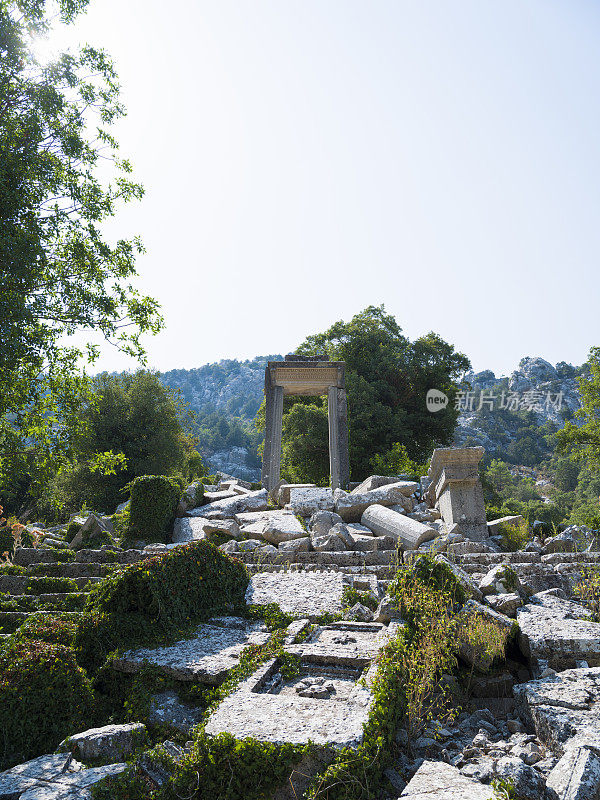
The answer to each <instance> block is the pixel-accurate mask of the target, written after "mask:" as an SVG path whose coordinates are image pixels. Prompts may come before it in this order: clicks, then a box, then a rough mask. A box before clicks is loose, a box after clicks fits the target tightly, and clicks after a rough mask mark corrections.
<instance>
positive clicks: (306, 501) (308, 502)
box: [289, 488, 335, 517]
mask: <svg viewBox="0 0 600 800" xmlns="http://www.w3.org/2000/svg"><path fill="white" fill-rule="evenodd" d="M289 505H290V507H291V509H292V511H293V512H294V514H299V515H300V516H301V517H310V516H312V515H313V514H314V513H315V511H333V509H334V506H335V502H334V499H333V490H332V489H327V488H325V489H319V488H315V489H294V488H292V489H291V491H290V503H289Z"/></svg>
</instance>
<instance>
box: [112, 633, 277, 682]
mask: <svg viewBox="0 0 600 800" xmlns="http://www.w3.org/2000/svg"><path fill="white" fill-rule="evenodd" d="M268 637H269V634H268V633H267V632H266V629H265V628H264V626H262V625H261V624H259V623H252V624H244V625H243V626H240V627H232V626H227V627H220V626H217V625H202V626H201V627H200V628H199V629H198V632H197V634H196V635H195V636H194V637H192V638H191V639H182V640H181V641H179V642H176V643H175V644H173V645H170V646H168V647H157V648H140V649H137V650H130V651H129V652H127V653H124V654H123V655H122V656H121V657H120V658H118V659H115V661H113V667H114V669H117V670H119V671H121V672H137V671H138V670H140V669H141V668H142V666H143V665H144V662H149V663H151V664H154V665H155V666H157V667H159V668H160V670H161V671H162V672H163V673H164V674H165V675H169V676H170V677H172V678H175V679H177V680H180V681H192V680H196V681H201V682H203V683H209V684H213V685H218V684H220V683H222V682H223V681H224V680H225V678H226V677H227V673H228V672H229V670H230V669H232V668H233V667H235V666H236V665H237V663H238V661H239V658H240V654H241V652H242V650H243V649H244V647H245V646H246V645H248V644H262V643H264V642H266V641H267V639H268Z"/></svg>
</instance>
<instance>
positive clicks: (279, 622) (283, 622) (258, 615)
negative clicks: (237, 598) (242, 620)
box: [245, 603, 295, 631]
mask: <svg viewBox="0 0 600 800" xmlns="http://www.w3.org/2000/svg"><path fill="white" fill-rule="evenodd" d="M245 616H247V617H248V618H249V619H262V620H264V622H265V625H266V626H267V628H268V629H269V630H270V631H276V630H278V629H279V628H287V626H288V625H289V624H290V623H291V622H293V621H294V619H295V617H294V615H293V614H288V613H286V612H285V611H282V610H281V608H280V607H279V606H278V604H277V603H265V604H264V605H251V606H247V607H246V609H245Z"/></svg>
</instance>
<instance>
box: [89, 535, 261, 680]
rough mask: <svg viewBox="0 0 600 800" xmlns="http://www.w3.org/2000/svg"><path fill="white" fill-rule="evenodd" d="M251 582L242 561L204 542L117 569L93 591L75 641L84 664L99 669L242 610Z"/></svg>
mask: <svg viewBox="0 0 600 800" xmlns="http://www.w3.org/2000/svg"><path fill="white" fill-rule="evenodd" d="M247 583H248V575H247V572H246V569H245V567H244V565H243V564H242V563H241V562H239V561H237V560H236V559H233V558H231V557H229V556H227V555H225V554H224V553H222V552H221V551H220V550H219V549H218V548H216V547H215V546H214V545H212V544H209V543H208V542H204V541H200V542H194V543H192V544H189V545H186V546H185V547H178V548H176V549H174V550H171V551H170V552H169V553H167V554H166V555H160V556H155V557H154V558H150V559H146V560H145V561H139V562H137V563H136V564H131V565H130V566H128V567H125V568H124V569H120V570H116V571H115V572H114V573H113V574H112V575H110V576H109V577H107V578H105V579H104V580H102V581H100V582H99V583H97V584H95V585H94V586H93V587H92V589H91V590H90V592H89V595H88V600H87V605H86V614H85V615H84V616H83V619H82V620H81V623H80V626H79V629H78V631H77V635H76V637H75V647H76V649H77V652H78V659H79V662H80V663H81V664H82V665H84V666H85V667H86V668H87V669H90V670H92V671H95V670H97V669H98V668H99V667H101V666H102V664H103V663H104V662H105V660H106V658H107V656H108V654H109V653H111V652H112V651H113V650H116V649H117V648H119V647H131V646H132V645H134V644H138V643H142V642H145V643H147V642H151V641H160V640H163V639H164V640H169V639H171V638H173V636H175V635H177V634H178V633H182V632H183V631H185V630H187V629H188V628H189V626H190V625H192V624H197V623H198V622H202V621H204V620H206V619H208V617H209V616H210V615H211V614H215V613H219V612H224V611H232V610H235V609H239V608H242V607H243V605H244V592H245V590H246V585H247Z"/></svg>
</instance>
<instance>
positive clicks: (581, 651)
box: [0, 361, 600, 800]
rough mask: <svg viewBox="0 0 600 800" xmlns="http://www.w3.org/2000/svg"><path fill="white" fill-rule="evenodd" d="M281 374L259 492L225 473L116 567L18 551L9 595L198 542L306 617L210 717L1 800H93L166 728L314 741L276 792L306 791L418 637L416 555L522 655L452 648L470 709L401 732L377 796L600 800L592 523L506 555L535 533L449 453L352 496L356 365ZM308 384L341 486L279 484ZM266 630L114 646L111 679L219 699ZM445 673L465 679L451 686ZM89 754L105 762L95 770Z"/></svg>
mask: <svg viewBox="0 0 600 800" xmlns="http://www.w3.org/2000/svg"><path fill="white" fill-rule="evenodd" d="M299 363H300V364H301V366H298V364H299ZM267 381H268V388H267V397H269V396H270V397H271V399H270V400H269V403H270V405H269V406H268V420H269V431H270V434H269V435H270V439H269V442H270V444H269V449H268V450H266V454H265V471H264V483H265V487H264V488H262V489H259V490H256V489H253V488H252V486H251V485H250V484H248V483H246V482H244V481H241V480H238V479H236V478H233V477H231V476H221V479H220V481H219V483H218V484H215V485H213V486H206V487H205V489H206V491H205V494H204V498H203V501H202V504H200V505H197V504H195V503H194V502H191V501H190V503H188V505H187V506H186V507H185V508H184V507H181V508H180V509H179V512H178V513H179V514H180V516H178V518H177V519H176V520H175V524H174V528H173V533H172V537H171V538H172V541H171V542H169V543H167V544H151V545H147V546H145V547H144V548H143V549H135V550H116V551H115V552H114V553H112V554H111V555H110V558H109V556H108V554H107V553H106V552H105V551H103V550H92V549H79V550H77V553H76V560H75V561H73V562H71V563H60V561H59V560H58V558H57V557H56V556H55V555H53V554H54V553H55V551H53V550H49V549H48V550H43V549H34V548H20V549H18V550H17V551H16V553H15V556H14V563H15V565H22V566H23V568H24V569H25V571H26V574H23V575H0V590H1V591H3V592H7V593H9V594H10V596H13V597H23V596H26V591H27V589H26V587H27V586H28V581H29V580H30V579H31V578H30V576H32V575H34V574H35V575H36V576H39V575H43V574H48V575H60V576H64V577H69V578H72V579H73V580H75V581H77V584H78V588H79V589H80V591H79V594H80V595H81V596H82V597H84V596H85V593H86V592H87V591H89V588H90V586H91V585H92V583H93V582H95V581H100V580H102V578H103V576H104V575H106V574H108V573H109V571H110V570H111V569H112V568H113V566H114V562H115V560H116V563H117V564H121V565H126V564H128V563H134V562H136V561H139V560H143V559H146V558H152V557H154V556H156V555H160V554H164V553H167V552H169V551H171V550H173V549H174V548H180V547H185V545H186V544H188V543H190V542H196V541H203V540H206V541H213V542H217V543H219V544H218V546H219V547H220V549H221V551H223V552H225V553H227V554H230V555H232V556H234V557H235V558H236V559H238V560H239V561H241V562H243V564H244V565H245V567H246V569H247V571H248V573H249V575H250V580H249V583H248V586H247V589H246V595H245V600H246V603H247V606H248V607H252V608H265V609H268V608H273V607H275V608H278V609H280V611H281V612H283V613H286V614H289V615H291V617H292V618H293V621H292V622H291V624H289V625H288V627H287V628H286V629H285V630H284V633H283V639H282V641H283V644H282V648H281V650H280V651H279V652H278V655H277V656H276V657H273V658H269V659H267V660H266V661H265V662H264V663H261V664H260V666H258V667H257V668H256V669H255V670H254V671H253V672H252V673H251V674H249V675H246V676H245V677H244V678H243V680H240V681H239V682H238V683H237V684H236V685H235V686H234V687H233V688H232V690H231V691H230V692H229V693H228V694H227V695H226V696H225V697H224V699H222V701H221V702H220V703H219V704H218V705H217V706H216V707H215V708H213V709H211V711H210V714H209V715H208V716H205V715H204V709H202V708H199V707H198V706H197V705H194V703H192V702H189V701H187V700H185V699H183V696H184V693H182V692H181V691H175V690H174V689H172V688H168V689H165V690H162V691H157V692H156V693H155V694H154V695H153V696H152V699H151V704H150V712H149V716H148V718H147V719H146V720H145V721H144V723H143V724H142V723H140V722H136V723H132V725H133V726H135V725H137V726H138V727H137V728H136V727H133V728H132V727H131V726H128V725H122V726H119V725H116V726H105V727H102V728H97V729H96V728H94V729H91V730H88V731H83V732H82V731H73V734H74V736H73V737H71V738H70V739H69V742H68V744H66V745H65V747H67V748H68V749H70V751H71V753H72V754H73V755H72V756H70V757H69V758H71V759H72V760H70V761H68V763H67V760H65V755H64V753H55V754H50V755H43V756H40V758H38V759H34V760H32V761H31V762H27V763H26V764H22V765H20V766H17V767H13V768H12V769H9V770H7V771H6V772H4V773H2V774H0V798H9V797H10V798H21V800H36V798H38V797H42V796H43V797H44V798H48V800H53V799H54V798H55V799H56V800H60V799H61V798H63V797H65V798H67V797H68V798H69V800H71V798H73V799H74V798H75V797H84V798H87V797H89V796H90V794H89V787H90V786H92V785H93V784H94V783H95V782H98V781H100V780H102V779H104V778H105V777H106V776H107V775H117V774H120V773H122V772H123V771H124V770H125V768H126V765H125V763H124V761H125V758H126V757H127V755H128V753H130V752H132V750H133V748H134V745H133V744H132V737H134V733H135V735H138V734H139V735H141V734H143V732H144V730H145V726H146V725H155V724H160V725H167V726H170V727H171V728H172V729H173V730H176V731H179V732H180V733H181V736H183V737H184V738H185V737H190V741H189V742H188V745H189V748H191V747H192V741H193V729H194V726H196V725H198V724H199V723H202V724H203V725H204V731H205V732H206V734H207V735H209V736H217V735H219V734H221V733H226V734H230V735H231V736H233V737H235V738H237V739H240V740H242V739H245V738H246V737H249V736H250V737H253V739H255V740H257V741H259V742H264V743H270V744H284V743H289V744H293V745H298V746H301V745H305V744H307V743H308V742H309V741H310V742H312V743H313V745H314V746H315V751H314V752H313V758H312V761H311V762H310V763H308V762H307V763H304V762H303V763H302V764H301V765H298V766H297V767H296V768H295V770H294V772H293V773H292V775H291V776H290V779H289V781H288V784H289V785H288V784H286V786H282V787H280V788H279V789H278V793H276V794H275V795H274V797H276V798H277V800H284V798H285V799H287V798H289V800H292V798H295V797H297V798H300V797H302V796H303V793H304V792H305V791H307V787H308V786H309V784H310V780H311V779H312V778H313V777H314V776H315V775H317V774H320V773H322V772H323V770H324V769H325V768H326V767H327V765H328V764H330V763H331V762H332V761H333V760H334V759H335V758H336V754H338V753H339V752H340V751H341V749H343V748H348V749H349V750H350V751H355V752H358V748H359V747H360V745H361V743H363V741H364V730H365V728H364V725H365V723H366V722H367V721H368V720H369V715H370V713H371V712H372V709H373V703H374V697H373V692H372V687H373V681H374V679H375V676H376V674H377V669H378V661H377V659H378V656H379V655H380V654H381V652H382V649H383V648H384V647H385V646H386V644H387V643H389V642H390V641H392V640H394V637H395V636H396V635H397V634H398V632H399V631H401V630H402V628H403V626H404V625H405V622H404V620H402V619H401V618H400V616H399V611H398V608H397V606H395V605H394V603H393V602H392V601H391V598H390V595H389V594H388V590H389V587H390V583H391V581H392V580H393V579H394V576H395V575H396V572H397V570H398V568H399V567H400V568H401V567H403V566H408V565H410V564H413V563H415V561H416V560H418V558H419V556H420V555H427V556H429V557H430V558H432V559H433V560H434V563H437V564H443V565H445V566H446V567H447V568H448V569H449V570H451V572H452V573H453V574H454V576H455V577H456V579H457V581H458V583H459V585H460V586H462V587H463V589H464V590H465V592H466V598H467V599H466V600H465V601H464V604H463V606H462V609H461V611H460V614H461V615H462V617H461V618H462V619H464V621H465V625H466V626H468V625H469V624H470V621H471V620H474V619H481V618H483V619H485V620H487V621H489V622H490V623H491V624H493V625H494V626H495V629H496V630H497V631H498V636H501V635H502V636H505V637H506V638H507V641H509V642H510V646H509V649H508V650H507V654H506V658H505V660H504V661H503V662H502V663H501V664H497V665H495V666H494V667H493V668H491V666H490V665H487V668H485V669H483V668H482V669H480V668H479V667H478V666H477V665H476V661H475V658H474V655H473V652H472V649H471V648H470V646H469V645H468V644H467V643H466V641H462V640H460V641H458V642H457V645H458V655H459V658H460V660H461V663H463V665H466V668H467V671H468V670H469V669H470V671H471V672H470V678H469V692H470V696H469V700H468V704H465V705H464V706H463V710H462V711H460V713H457V715H456V716H455V718H454V719H453V721H452V722H449V723H445V724H441V723H438V722H436V720H435V718H432V720H431V722H430V723H429V727H427V728H426V729H425V730H424V731H423V732H422V733H421V734H420V735H419V737H418V738H417V739H416V740H414V741H411V743H410V747H408V746H407V738H406V737H407V734H406V730H404V729H399V730H398V731H397V734H396V742H397V745H398V750H397V752H396V754H395V762H394V764H393V766H389V767H388V768H387V769H386V773H385V774H386V780H387V789H386V790H385V791H384V793H383V794H381V795H377V797H380V798H381V800H395V799H396V798H410V799H411V800H417V799H418V800H425V798H427V800H448V799H450V800H463V799H464V800H470V799H471V798H473V799H474V800H492V798H494V797H496V795H495V794H494V791H495V789H494V788H493V785H504V786H509V787H511V791H514V795H513V796H516V797H519V798H525V799H526V800H537V799H538V798H547V800H557V798H559V800H587V799H588V798H598V797H599V796H600V757H599V755H598V753H600V624H598V623H597V622H595V621H594V619H593V618H592V614H591V612H590V611H589V610H588V609H586V608H585V607H584V606H583V605H581V603H580V602H579V600H578V598H577V596H574V593H573V592H574V587H576V586H577V585H578V583H580V581H581V580H582V578H583V577H585V575H586V574H587V571H588V570H589V569H590V568H598V567H600V551H599V549H598V540H597V539H596V538H595V537H593V536H591V535H589V534H587V533H586V531H585V530H580V529H567V530H566V531H564V532H563V533H561V534H559V535H558V536H555V537H548V538H546V540H545V541H544V542H542V541H540V540H539V539H532V540H531V541H529V542H528V543H527V544H526V545H524V546H523V549H521V550H517V551H515V552H507V551H506V550H503V549H502V532H503V531H505V530H506V526H507V525H508V526H510V525H518V524H520V523H521V522H522V520H521V518H519V517H516V516H515V517H505V518H503V519H502V520H491V521H489V522H488V521H486V519H485V509H484V505H483V493H482V488H481V484H480V481H479V477H478V465H479V462H480V461H481V458H482V456H483V449H482V448H481V447H466V448H440V449H437V450H435V451H434V453H433V456H432V458H431V465H430V468H429V472H428V475H427V476H423V477H421V479H420V481H416V480H408V479H406V478H405V477H403V476H382V475H371V476H369V477H368V478H366V479H365V480H364V481H363V482H362V483H360V484H358V485H352V487H350V486H348V487H347V488H346V489H345V488H342V486H343V484H344V476H346V479H347V472H345V470H346V469H347V457H346V456H344V455H342V454H341V449H343V447H345V443H346V441H347V440H346V438H345V437H346V429H345V400H344V394H343V393H344V388H343V365H340V364H336V363H332V362H325V361H317V362H308V361H303V362H296V361H287V362H273V363H272V364H270V365H269V368H268V370H267ZM319 381H320V383H319ZM294 387H295V388H294ZM310 389H312V390H313V391H315V392H316V391H320V390H325V389H326V390H327V392H328V394H329V397H330V398H333V400H331V402H330V412H331V411H332V407H333V412H334V416H335V414H337V416H336V420H337V422H335V423H334V424H333V426H332V427H333V428H335V429H336V430H337V433H336V434H335V435H333V436H332V442H333V446H332V453H333V454H334V455H333V456H332V475H333V476H334V478H335V479H334V481H333V486H332V487H327V488H322V487H317V486H314V485H311V484H289V483H285V482H282V481H280V480H279V475H278V468H279V466H278V465H279V461H278V452H279V442H280V432H281V429H280V420H281V416H280V413H281V402H282V398H283V395H284V392H285V391H288V390H289V391H295V390H297V391H302V393H306V391H307V390H310ZM269 393H270V394H269ZM340 398H341V399H340ZM278 409H279V410H278ZM338 411H339V412H340V413H339V414H338ZM278 420H279V422H278ZM340 421H343V424H339V423H340ZM330 423H331V417H330ZM336 426H337V427H336ZM342 429H343V430H342ZM336 437H337V438H336ZM344 459H346V460H344ZM334 462H335V463H336V464H337V466H336V467H335V470H334V468H333V464H334ZM188 496H190V497H193V496H194V493H193V492H188ZM96 522H97V524H100V522H98V521H96ZM85 524H89V525H91V524H96V523H94V521H93V520H92V522H88V520H86V521H85ZM102 524H108V522H106V523H105V522H102ZM49 535H50V534H49ZM111 559H112V561H111ZM109 562H110V563H109ZM357 593H361V594H360V597H361V598H363V599H364V600H365V602H367V600H368V603H369V604H368V605H365V603H364V602H354V601H353V603H352V604H351V605H349V604H348V602H347V601H346V598H347V597H349V596H352V597H356V596H357ZM57 597H58V595H53V596H48V597H47V599H48V601H50V600H52V601H53V602H56V601H57ZM71 613H73V614H76V613H77V612H76V611H74V612H71ZM29 616H30V612H28V611H25V610H20V611H12V612H3V613H2V614H1V616H0V624H10V625H11V626H12V627H13V628H18V626H19V625H20V624H21V623H22V622H25V621H26V620H27V618H28V617H29ZM272 636H273V633H272V632H271V631H270V630H269V629H268V627H267V625H266V624H265V622H264V621H263V620H262V619H260V618H253V619H249V618H247V617H244V616H237V615H235V614H232V615H229V616H214V617H213V618H211V619H210V620H209V621H208V623H206V624H203V625H201V626H199V627H198V629H197V630H196V631H195V633H194V634H193V635H186V636H185V637H182V638H181V639H179V640H177V641H170V642H168V643H163V644H159V645H156V646H149V647H139V648H131V649H129V650H124V651H123V652H120V653H118V655H116V656H115V657H114V659H113V660H112V662H111V669H112V670H114V672H115V674H117V673H118V674H120V675H134V674H136V673H137V672H139V671H140V670H142V669H144V668H145V667H146V666H147V665H152V666H153V668H154V669H155V670H157V671H158V673H159V674H161V675H163V676H164V677H165V679H168V680H171V681H174V682H175V685H176V686H178V687H190V686H200V687H213V688H216V687H219V686H222V685H224V683H225V682H227V681H228V680H229V679H230V677H231V675H232V674H234V670H235V669H236V668H237V667H238V665H239V664H240V663H241V661H242V658H243V655H244V654H245V653H247V652H248V650H249V648H257V647H263V646H266V645H267V644H268V643H269V642H270V641H272ZM5 638H10V634H5ZM287 658H295V659H297V664H298V668H297V670H296V671H295V672H294V674H293V675H292V676H291V677H290V676H289V675H288V674H287V673H286V671H285V668H284V667H285V664H284V662H285V660H286V659H287ZM445 679H446V680H447V681H450V682H452V681H456V679H455V678H454V677H453V676H452V675H447V676H445ZM134 738H135V737H134ZM188 745H186V747H188ZM164 747H165V748H167V751H168V752H169V753H171V755H172V757H173V759H174V763H175V764H177V763H179V762H180V761H181V759H183V758H185V755H186V753H188V752H189V751H190V750H189V749H188V750H185V748H183V749H182V746H181V745H177V744H175V743H174V742H171V741H165V742H164ZM90 752H92V753H94V754H96V755H94V758H95V757H100V758H102V759H103V763H105V764H108V766H105V767H95V766H88V765H86V764H85V761H86V758H88V757H89V753H90ZM86 754H87V755H86ZM77 758H81V759H83V762H84V763H83V764H79V762H78V761H77V760H76V759H77ZM136 763H137V767H136V769H137V770H138V772H141V774H143V775H145V776H146V778H145V779H147V780H148V781H149V785H151V786H153V787H154V788H155V789H156V790H157V791H158V790H159V789H160V787H161V786H162V785H163V784H164V783H165V781H167V780H168V779H169V775H168V773H164V772H161V771H160V769H162V768H160V769H159V768H158V767H157V766H156V764H152V763H150V762H148V761H147V760H144V758H142V759H140V760H138V761H137V762H136ZM173 768H174V769H175V767H173ZM497 781H503V782H504V783H503V784H497V783H496V784H494V782H497ZM36 792H37V794H36Z"/></svg>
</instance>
